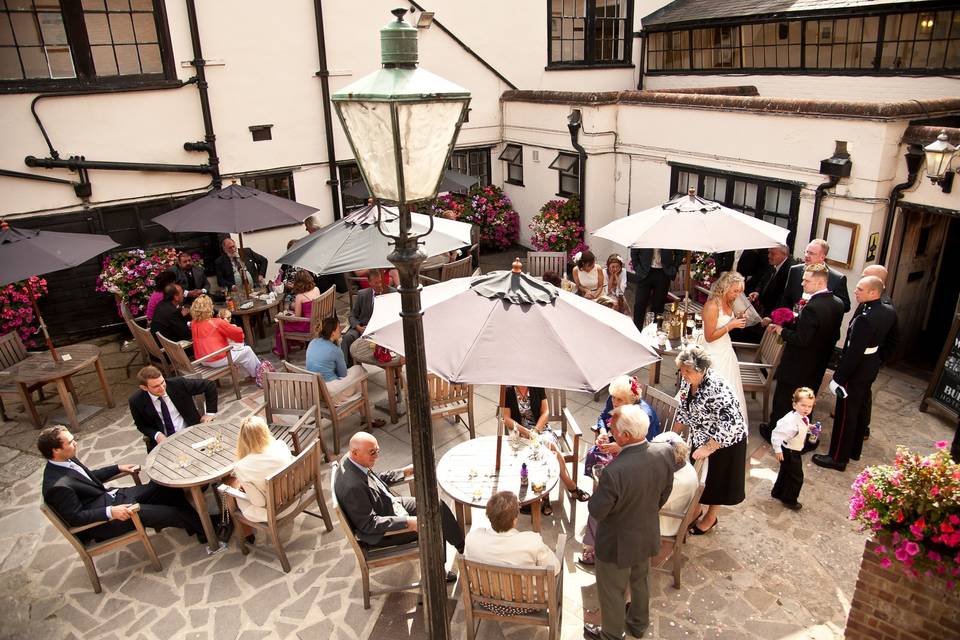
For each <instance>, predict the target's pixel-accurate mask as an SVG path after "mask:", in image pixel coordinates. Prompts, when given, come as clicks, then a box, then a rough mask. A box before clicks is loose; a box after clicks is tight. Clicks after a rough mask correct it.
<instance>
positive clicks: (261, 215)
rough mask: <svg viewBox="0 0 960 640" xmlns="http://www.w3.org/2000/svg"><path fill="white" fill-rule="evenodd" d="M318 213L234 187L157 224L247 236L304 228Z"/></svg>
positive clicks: (172, 213)
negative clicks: (274, 229)
mask: <svg viewBox="0 0 960 640" xmlns="http://www.w3.org/2000/svg"><path fill="white" fill-rule="evenodd" d="M316 211H317V209H316V207H308V206H307V205H305V204H300V203H299V202H294V201H293V200H288V199H287V198H280V197H278V196H274V195H270V194H269V193H264V192H263V191H258V190H257V189H253V188H251V187H244V186H240V185H236V184H232V185H230V186H229V187H226V188H224V189H215V190H213V191H211V192H209V193H207V194H206V195H205V196H203V197H201V198H197V199H196V200H194V201H193V202H190V203H188V204H185V205H183V206H182V207H179V208H177V209H174V210H173V211H170V212H168V213H165V214H163V215H162V216H157V217H156V218H154V222H156V223H157V224H159V225H163V226H164V227H166V228H167V229H169V230H170V231H174V232H187V231H199V232H203V231H209V232H211V233H245V232H247V231H260V230H261V229H272V228H274V227H284V226H287V225H291V224H300V223H301V222H303V221H304V220H306V219H307V217H308V216H310V215H312V214H313V213H316Z"/></svg>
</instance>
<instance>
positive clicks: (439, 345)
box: [364, 266, 660, 392]
mask: <svg viewBox="0 0 960 640" xmlns="http://www.w3.org/2000/svg"><path fill="white" fill-rule="evenodd" d="M515 268H516V269H519V267H518V266H517V267H515ZM422 304H423V309H424V313H423V337H424V341H425V343H426V344H425V346H426V355H427V368H429V369H430V370H431V371H433V372H434V373H436V374H437V375H439V376H441V377H443V378H445V379H447V380H449V381H451V382H457V383H465V384H496V385H526V386H536V387H547V388H552V389H568V390H575V391H589V392H594V391H597V390H598V389H602V388H603V387H604V386H605V385H607V384H609V383H610V380H611V379H612V378H614V377H616V376H618V375H621V374H624V373H628V372H631V371H635V370H637V369H639V368H641V367H644V366H647V365H649V364H653V363H655V362H657V361H658V360H659V359H660V358H659V357H658V356H657V354H656V353H654V352H653V351H651V350H650V348H649V347H647V346H646V345H644V344H643V342H642V339H641V337H640V332H639V331H638V330H637V328H636V327H635V326H634V324H633V321H631V320H630V318H629V317H627V316H625V315H623V314H621V313H618V312H616V311H614V310H612V309H608V308H606V307H604V306H602V305H599V304H597V303H596V302H593V301H591V300H586V299H585V298H581V297H579V296H576V295H574V294H572V293H568V292H566V291H560V290H558V289H556V288H555V287H553V286H552V285H550V284H547V283H545V282H543V281H541V280H538V279H536V278H533V277H531V276H528V275H527V274H524V273H517V272H509V271H498V272H494V273H492V274H489V275H486V276H480V277H477V278H472V279H471V278H457V279H455V280H449V281H447V282H442V283H440V284H435V285H432V286H429V287H425V288H424V289H423V293H422ZM399 312H400V294H398V293H391V294H386V295H382V296H377V303H376V305H374V311H373V317H372V318H371V319H370V323H369V324H368V325H367V331H366V333H365V334H364V337H368V338H370V339H371V340H373V341H374V342H376V343H377V344H378V345H382V346H385V347H387V348H389V349H392V350H394V351H397V352H399V353H403V348H404V347H403V329H402V326H401V322H400V318H399Z"/></svg>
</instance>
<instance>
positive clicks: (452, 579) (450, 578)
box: [446, 571, 457, 583]
mask: <svg viewBox="0 0 960 640" xmlns="http://www.w3.org/2000/svg"><path fill="white" fill-rule="evenodd" d="M446 580H447V582H448V583H450V582H456V581H457V574H455V573H454V572H453V571H447V578H446Z"/></svg>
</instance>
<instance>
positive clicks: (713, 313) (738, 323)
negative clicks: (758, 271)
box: [700, 271, 747, 422]
mask: <svg viewBox="0 0 960 640" xmlns="http://www.w3.org/2000/svg"><path fill="white" fill-rule="evenodd" d="M743 283H744V280H743V276H741V275H740V274H739V273H737V272H736V271H724V272H723V273H721V274H720V278H718V279H717V282H716V284H714V285H713V289H711V290H710V297H709V298H708V299H707V302H706V304H704V305H703V338H702V341H701V342H700V346H702V347H703V349H704V351H706V352H707V354H708V355H709V356H710V360H711V361H712V363H713V365H712V369H713V371H714V373H715V374H717V375H719V376H720V377H721V378H723V379H724V380H725V381H726V382H727V384H729V385H730V388H731V389H733V392H734V393H735V394H736V396H737V400H739V401H740V413H741V414H743V420H744V422H747V401H746V398H745V397H744V395H743V381H742V380H741V379H740V364H739V363H738V362H737V352H736V351H734V350H733V342H732V341H731V340H730V332H731V331H733V330H734V329H743V328H744V327H745V326H747V321H746V320H744V319H743V317H742V315H741V314H739V313H735V312H734V310H733V303H734V302H736V300H737V297H738V296H739V295H740V294H741V293H743Z"/></svg>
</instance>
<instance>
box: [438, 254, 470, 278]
mask: <svg viewBox="0 0 960 640" xmlns="http://www.w3.org/2000/svg"><path fill="white" fill-rule="evenodd" d="M472 263H473V260H472V259H471V257H470V256H467V257H466V258H460V259H459V260H454V261H453V262H448V263H447V264H445V265H441V267H440V282H446V281H447V280H453V279H454V278H466V277H469V276H470V274H471V273H473V264H472Z"/></svg>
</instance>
